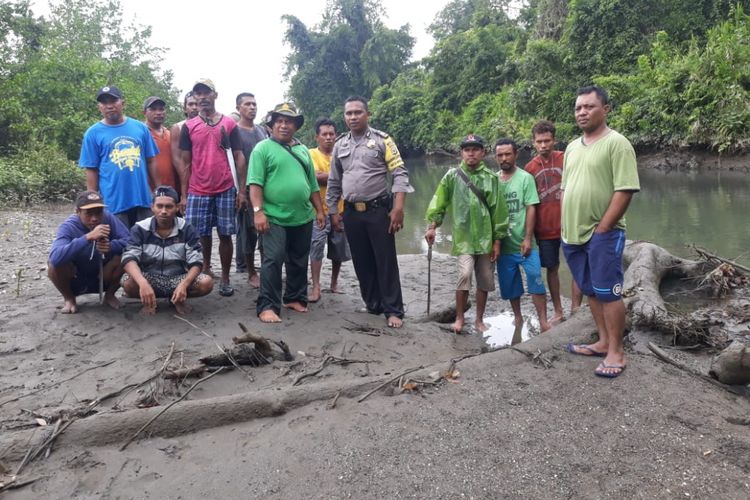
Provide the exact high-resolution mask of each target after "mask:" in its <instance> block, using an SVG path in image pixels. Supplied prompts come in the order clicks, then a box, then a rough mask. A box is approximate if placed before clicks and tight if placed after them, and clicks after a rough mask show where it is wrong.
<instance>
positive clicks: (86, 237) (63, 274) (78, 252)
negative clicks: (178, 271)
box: [47, 191, 129, 314]
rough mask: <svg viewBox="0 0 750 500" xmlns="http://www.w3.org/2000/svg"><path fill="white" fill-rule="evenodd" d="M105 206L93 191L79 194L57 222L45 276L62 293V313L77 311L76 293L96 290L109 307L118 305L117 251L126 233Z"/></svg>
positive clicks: (119, 270)
mask: <svg viewBox="0 0 750 500" xmlns="http://www.w3.org/2000/svg"><path fill="white" fill-rule="evenodd" d="M105 207H106V205H105V204H104V200H103V199H102V197H101V195H99V193H97V192H96V191H84V192H83V193H81V194H79V195H78V198H77V199H76V213H75V214H73V215H71V216H70V217H68V218H67V220H65V222H63V223H62V224H61V225H60V227H59V228H58V230H57V236H56V237H55V240H54V241H53V242H52V248H51V249H50V252H49V261H48V267H47V276H49V279H50V281H52V283H53V284H54V285H55V287H56V288H57V290H58V291H59V292H60V293H61V294H62V296H63V300H64V301H65V303H64V305H63V308H62V312H63V314H73V313H76V312H78V305H77V304H76V296H78V295H83V294H86V293H96V292H97V291H99V292H101V291H104V298H103V299H104V303H105V304H107V305H108V306H110V307H111V308H113V309H119V308H120V306H121V304H120V301H119V300H117V297H115V292H116V291H117V289H118V288H120V276H121V275H122V270H121V268H120V255H121V254H122V252H123V250H124V249H125V245H127V242H128V237H129V233H128V228H127V227H125V224H123V223H122V222H121V221H120V219H118V218H117V217H115V216H114V215H112V214H111V213H110V212H108V211H106V210H105ZM100 263H101V265H100ZM100 270H101V277H100V275H99V272H100ZM100 286H101V287H102V289H103V290H102V289H100V288H99V287H100Z"/></svg>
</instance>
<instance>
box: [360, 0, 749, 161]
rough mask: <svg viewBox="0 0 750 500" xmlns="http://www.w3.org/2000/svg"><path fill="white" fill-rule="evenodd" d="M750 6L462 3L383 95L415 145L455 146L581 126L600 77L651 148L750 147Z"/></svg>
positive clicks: (387, 113) (625, 126) (621, 114)
mask: <svg viewBox="0 0 750 500" xmlns="http://www.w3.org/2000/svg"><path fill="white" fill-rule="evenodd" d="M748 7H750V2H747V1H743V2H739V3H737V4H734V3H732V2H730V1H728V0H680V1H677V0H664V1H660V2H656V1H651V0H570V1H566V0H531V1H529V2H527V3H525V5H524V8H523V9H522V10H521V12H520V13H519V12H516V13H514V15H513V16H509V15H507V14H506V13H507V12H512V8H511V3H510V2H507V1H503V0H453V1H452V2H450V3H449V4H448V5H447V6H446V7H445V9H444V10H443V11H442V12H441V13H440V14H438V16H437V17H436V19H435V22H434V23H433V25H432V26H431V32H432V34H433V36H434V37H435V40H436V45H435V47H434V49H433V50H432V53H431V54H430V56H429V57H427V58H426V59H425V60H423V61H421V62H420V63H419V64H416V65H415V66H414V67H413V68H412V69H410V70H409V71H406V72H403V73H402V74H400V75H399V76H398V77H397V78H396V79H395V80H394V81H393V82H391V83H389V84H387V85H384V86H381V87H380V88H378V89H377V90H376V91H375V92H374V94H373V100H372V102H371V107H372V109H373V112H374V121H375V122H376V123H382V124H383V127H385V128H386V129H387V130H389V131H390V132H391V133H393V134H394V135H395V136H396V138H397V140H398V141H399V144H401V145H402V146H403V147H404V148H405V149H409V150H418V151H419V150H421V151H434V150H437V149H448V150H455V149H456V143H457V141H458V139H459V138H460V137H461V136H463V135H464V134H466V133H467V132H475V133H480V134H484V135H486V136H488V137H489V138H493V139H494V138H497V137H499V136H511V137H514V138H516V139H518V140H522V141H528V140H529V134H530V130H531V126H532V124H533V123H534V122H535V121H537V120H539V119H543V118H544V119H551V120H553V121H555V122H556V123H557V125H558V138H560V139H562V140H566V139H569V138H571V137H572V136H573V135H574V134H575V133H576V128H575V125H574V122H573V113H572V105H573V102H574V100H575V90H576V89H577V88H579V87H581V86H583V85H588V84H591V83H598V84H601V85H603V86H604V87H606V88H608V90H609V91H610V93H611V96H612V98H613V103H614V113H613V114H612V115H611V122H612V123H613V125H614V126H615V127H617V128H618V129H619V130H621V131H622V132H624V133H625V134H627V135H628V136H630V137H631V138H632V139H633V140H634V142H636V143H637V144H640V145H651V146H661V145H670V146H671V145H678V146H699V147H710V148H715V149H717V150H719V151H725V150H730V151H731V150H740V149H748V148H750V108H749V106H750V60H749V59H748V57H749V54H750V52H748V51H750V45H749V44H748V33H749V32H750V17H748V15H747V14H745V12H747V11H748Z"/></svg>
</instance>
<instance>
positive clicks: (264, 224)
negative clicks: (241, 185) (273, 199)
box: [250, 184, 320, 234]
mask: <svg viewBox="0 0 750 500" xmlns="http://www.w3.org/2000/svg"><path fill="white" fill-rule="evenodd" d="M318 196H320V192H318ZM250 203H252V204H253V210H257V212H255V213H254V215H253V219H254V222H255V230H256V231H258V232H259V233H261V234H263V233H267V232H268V229H269V226H268V219H267V218H266V214H265V212H263V186H259V185H258V184H250Z"/></svg>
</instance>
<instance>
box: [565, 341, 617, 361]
mask: <svg viewBox="0 0 750 500" xmlns="http://www.w3.org/2000/svg"><path fill="white" fill-rule="evenodd" d="M577 349H580V350H577ZM565 350H566V351H568V352H569V353H570V354H576V355H578V356H595V357H597V358H603V357H605V356H606V355H607V353H606V352H598V351H595V350H593V349H592V348H590V347H589V346H587V345H577V344H568V345H566V346H565ZM581 351H583V352H581Z"/></svg>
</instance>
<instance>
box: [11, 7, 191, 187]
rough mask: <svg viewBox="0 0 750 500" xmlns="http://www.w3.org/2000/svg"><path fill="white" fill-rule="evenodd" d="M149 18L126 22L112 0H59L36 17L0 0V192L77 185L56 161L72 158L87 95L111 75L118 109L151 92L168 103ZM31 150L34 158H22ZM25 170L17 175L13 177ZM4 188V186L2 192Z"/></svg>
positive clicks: (94, 115) (90, 108)
mask: <svg viewBox="0 0 750 500" xmlns="http://www.w3.org/2000/svg"><path fill="white" fill-rule="evenodd" d="M150 35H151V32H150V29H149V28H144V27H141V26H137V25H132V24H128V23H127V22H126V20H125V19H123V14H122V9H121V7H120V4H119V2H118V1H117V0H68V1H65V2H62V1H60V2H58V3H55V4H53V5H52V6H51V11H50V14H49V16H47V17H45V18H42V17H37V16H35V15H34V13H33V12H32V11H31V9H30V3H29V1H28V0H20V1H16V2H3V3H0V95H2V96H3V98H2V99H0V193H2V194H3V197H4V198H5V199H6V201H8V200H13V199H32V198H34V197H36V196H37V194H36V193H35V192H33V191H32V190H37V189H40V185H39V184H38V182H39V181H40V180H44V182H45V184H44V185H43V186H41V187H44V190H43V191H44V197H45V198H48V199H49V198H57V197H62V196H66V195H68V194H69V193H70V192H71V191H75V190H77V189H80V187H81V186H82V185H83V184H82V180H81V179H82V178H83V177H82V176H81V175H78V174H77V173H75V170H71V169H70V168H69V166H70V165H69V164H68V162H67V161H66V157H67V159H68V160H74V159H77V158H78V154H79V149H80V143H81V138H82V137H83V133H84V132H85V130H86V128H88V127H89V126H90V125H91V124H92V123H94V122H95V121H96V120H98V119H100V118H101V116H100V115H99V112H98V110H97V108H96V102H95V95H96V91H97V89H98V88H99V87H101V86H103V85H116V86H117V87H119V88H120V89H121V90H122V91H123V93H124V95H125V101H126V113H127V112H128V110H130V113H131V116H135V117H138V118H140V103H142V102H143V100H144V99H145V98H146V97H148V96H149V95H160V96H162V97H163V98H164V99H165V100H167V102H168V103H169V104H171V106H170V107H171V108H172V109H173V110H177V109H178V103H177V96H176V91H175V90H174V89H173V87H172V83H171V82H172V75H171V72H169V71H160V70H159V67H160V64H161V53H162V51H161V49H158V48H154V47H152V46H151V45H150V43H149V37H150ZM31 159H33V160H34V161H32V160H31ZM16 176H25V177H26V178H25V179H14V177H16ZM6 194H7V196H5V195H6Z"/></svg>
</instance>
